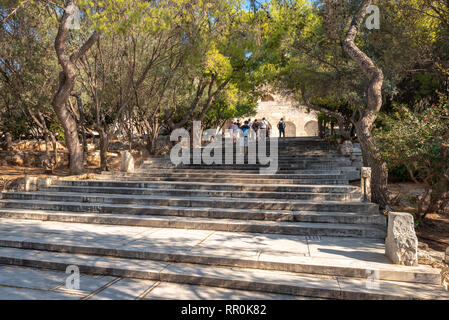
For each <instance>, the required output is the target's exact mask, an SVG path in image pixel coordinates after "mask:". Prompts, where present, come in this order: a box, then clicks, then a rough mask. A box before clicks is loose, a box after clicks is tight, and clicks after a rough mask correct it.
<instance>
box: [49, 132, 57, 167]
mask: <svg viewBox="0 0 449 320" xmlns="http://www.w3.org/2000/svg"><path fill="white" fill-rule="evenodd" d="M49 134H50V139H51V143H52V145H53V157H54V160H53V169H56V168H57V167H58V163H59V161H58V142H57V141H56V137H55V135H54V134H53V132H51V131H50V132H49Z"/></svg>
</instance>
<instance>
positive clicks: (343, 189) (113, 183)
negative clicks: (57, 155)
mask: <svg viewBox="0 0 449 320" xmlns="http://www.w3.org/2000/svg"><path fill="white" fill-rule="evenodd" d="M100 177H101V176H100ZM98 178H99V177H98ZM103 178H104V177H103ZM240 182H241V183H240V184H231V183H228V184H222V183H208V182H198V183H197V182H185V181H173V182H166V181H152V182H148V181H117V180H106V179H104V180H56V181H55V182H54V186H86V187H116V188H151V189H181V190H222V191H255V192H256V191H257V192H305V193H356V194H360V188H359V187H355V186H349V185H335V186H333V185H277V184H266V185H260V184H250V182H251V181H240Z"/></svg>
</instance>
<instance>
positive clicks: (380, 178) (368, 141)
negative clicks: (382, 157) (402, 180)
mask: <svg viewBox="0 0 449 320" xmlns="http://www.w3.org/2000/svg"><path fill="white" fill-rule="evenodd" d="M356 132H357V136H358V138H359V142H360V147H361V148H362V153H363V165H364V166H365V167H371V200H372V201H373V202H375V203H377V204H379V205H380V207H381V209H386V208H388V198H387V193H388V170H387V165H386V164H385V163H382V162H380V161H379V160H378V159H376V158H375V157H374V156H373V155H374V154H375V151H374V138H372V137H371V136H370V132H369V131H368V129H367V128H366V127H363V125H361V123H358V124H357V125H356Z"/></svg>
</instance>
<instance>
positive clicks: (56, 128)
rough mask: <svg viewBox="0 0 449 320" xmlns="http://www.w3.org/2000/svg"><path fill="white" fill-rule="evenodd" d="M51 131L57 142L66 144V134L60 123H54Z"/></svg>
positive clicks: (51, 125)
mask: <svg viewBox="0 0 449 320" xmlns="http://www.w3.org/2000/svg"><path fill="white" fill-rule="evenodd" d="M49 129H50V131H51V132H53V133H54V134H55V136H56V140H58V141H59V142H61V143H65V133H64V128H63V127H62V126H61V125H60V124H59V123H52V124H50V127H49Z"/></svg>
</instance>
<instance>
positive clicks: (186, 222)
mask: <svg viewBox="0 0 449 320" xmlns="http://www.w3.org/2000/svg"><path fill="white" fill-rule="evenodd" d="M0 210H1V211H0V212H2V215H4V216H5V217H9V218H16V219H23V218H26V217H29V218H30V219H31V220H52V221H60V222H72V223H87V224H105V225H123V226H139V227H151V228H174V229H189V230H214V231H226V232H245V233H264V234H282V235H297V236H326V237H354V238H372V239H384V238H385V227H383V226H380V225H357V224H331V223H307V222H284V221H256V220H254V221H253V220H235V219H209V218H191V217H174V216H145V217H142V216H135V215H126V214H119V215H93V214H85V213H57V212H55V213H48V212H47V213H38V212H35V213H33V214H27V213H26V212H23V211H22V212H16V213H13V212H11V210H9V213H8V214H6V211H3V210H2V209H1V208H0ZM36 218H38V219H36Z"/></svg>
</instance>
